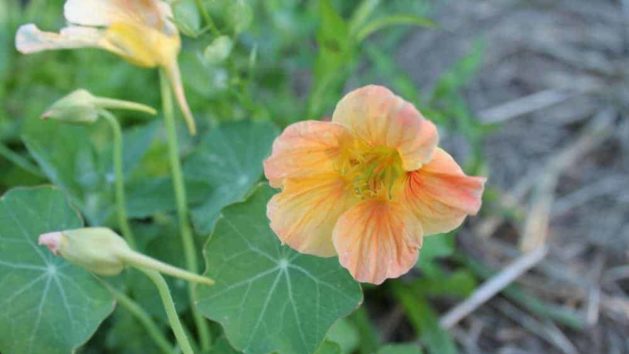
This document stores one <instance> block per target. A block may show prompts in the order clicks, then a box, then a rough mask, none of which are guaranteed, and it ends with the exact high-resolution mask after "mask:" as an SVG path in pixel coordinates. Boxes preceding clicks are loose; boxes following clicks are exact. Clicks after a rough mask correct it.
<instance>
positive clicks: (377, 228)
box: [333, 200, 422, 284]
mask: <svg viewBox="0 0 629 354" xmlns="http://www.w3.org/2000/svg"><path fill="white" fill-rule="evenodd" d="M333 241H334V247H335V248H336V251H337V252H338V254H339V261H340V262H341V265H342V266H343V267H345V268H347V270H349V272H350V273H351V274H352V276H353V277H354V278H355V279H356V280H358V281H360V282H366V283H373V284H381V283H382V282H383V281H384V280H386V279H388V278H397V277H399V276H401V275H402V274H405V273H406V272H408V271H409V270H410V269H411V268H412V267H413V265H414V264H415V262H416V261H417V255H418V253H419V248H420V247H421V244H422V228H421V225H420V223H419V222H418V221H417V220H416V219H415V218H414V217H413V214H412V213H411V212H409V211H408V210H406V209H405V208H404V207H403V206H402V205H401V204H399V203H396V202H391V201H383V200H367V201H364V202H361V203H360V204H358V205H356V206H354V207H353V208H352V209H350V210H349V211H347V212H346V213H345V214H343V215H342V216H341V218H340V219H339V220H338V222H337V224H336V227H335V228H334V234H333Z"/></svg>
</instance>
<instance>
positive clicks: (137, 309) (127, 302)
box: [101, 280, 173, 354]
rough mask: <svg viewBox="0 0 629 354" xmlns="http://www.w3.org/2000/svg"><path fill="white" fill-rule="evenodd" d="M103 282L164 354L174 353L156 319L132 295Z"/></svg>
mask: <svg viewBox="0 0 629 354" xmlns="http://www.w3.org/2000/svg"><path fill="white" fill-rule="evenodd" d="M101 283H102V284H103V285H105V287H106V288H107V289H108V290H109V292H111V294H112V295H113V297H114V298H115V299H116V301H117V302H118V303H119V304H120V305H122V307H124V308H125V309H127V311H129V313H131V315H132V316H133V317H135V319H136V320H138V322H140V324H142V326H144V329H145V330H146V332H148V334H149V336H151V338H153V341H154V342H155V344H156V345H157V346H158V347H159V349H160V350H161V351H162V353H164V354H172V352H173V349H172V348H171V344H170V342H169V341H168V340H167V339H166V337H165V336H164V334H163V333H162V331H161V330H160V329H159V327H158V326H157V324H156V323H155V321H153V319H152V318H151V316H149V314H148V313H146V311H144V309H143V308H142V307H141V306H140V305H138V304H137V303H136V302H135V301H133V300H132V299H131V298H130V297H128V296H127V295H125V294H123V293H122V292H120V291H118V290H117V289H116V288H114V287H113V286H111V285H109V284H108V283H107V282H105V281H102V280H101Z"/></svg>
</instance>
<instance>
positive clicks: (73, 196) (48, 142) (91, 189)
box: [24, 121, 157, 225]
mask: <svg viewBox="0 0 629 354" xmlns="http://www.w3.org/2000/svg"><path fill="white" fill-rule="evenodd" d="M42 124H45V127H44V128H42V129H41V130H39V131H37V132H31V133H30V134H29V135H27V136H25V137H24V142H25V144H26V147H27V148H28V151H29V152H30V153H31V155H33V157H34V158H35V160H36V161H37V163H38V164H39V166H40V167H41V169H42V171H43V172H44V174H45V175H46V177H48V179H50V181H51V182H53V183H54V184H55V185H57V186H59V187H60V188H61V189H62V190H63V191H64V192H65V193H66V194H67V196H68V197H69V198H70V200H71V201H72V202H73V203H74V204H75V205H76V206H77V207H78V208H79V209H80V210H81V212H82V213H83V214H84V215H85V217H86V218H87V220H88V221H89V223H90V224H94V225H103V224H106V222H107V220H108V219H109V218H110V217H111V216H112V215H113V213H114V179H115V178H114V172H113V164H112V140H111V130H110V129H109V127H108V126H107V125H106V124H104V122H103V123H98V124H97V125H95V126H89V127H84V126H72V125H68V124H63V123H59V122H52V121H48V122H45V123H42ZM156 127H157V126H156V125H155V124H153V123H150V124H147V125H145V126H142V127H140V128H133V129H129V130H127V131H125V134H124V147H123V149H124V156H123V165H124V166H123V168H124V170H125V177H126V178H128V177H129V175H130V174H131V172H132V171H133V169H134V167H135V166H136V165H137V164H138V162H139V160H140V159H141V158H142V156H143V155H144V153H145V152H146V149H147V148H148V146H149V145H150V141H151V140H152V139H153V136H154V133H155V131H156ZM51 137H53V138H51Z"/></svg>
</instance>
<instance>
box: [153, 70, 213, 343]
mask: <svg viewBox="0 0 629 354" xmlns="http://www.w3.org/2000/svg"><path fill="white" fill-rule="evenodd" d="M160 88H161V94H162V105H163V114H164V123H165V126H166V133H167V138H168V159H169V160H170V169H171V174H172V178H173V188H174V189H175V199H176V205H177V216H178V217H179V229H180V232H181V242H182V245H183V253H184V256H185V259H186V267H187V268H188V270H189V271H191V272H192V273H197V274H198V273H199V272H198V263H197V262H198V261H197V254H196V251H195V246H194V239H193V235H192V230H191V227H190V220H189V212H188V204H187V201H186V186H185V184H184V180H183V172H182V170H181V162H180V161H179V146H178V142H177V127H176V126H175V112H174V109H173V99H172V95H171V92H170V86H169V83H168V76H167V74H166V73H165V72H164V71H160ZM188 293H189V294H188V295H189V296H190V307H191V309H192V315H193V318H194V322H195V324H196V327H197V331H198V335H199V342H200V343H201V349H202V350H209V348H210V330H209V328H208V325H207V322H206V321H205V319H204V318H203V316H201V314H200V313H199V311H198V309H197V306H196V302H195V299H194V284H192V283H188Z"/></svg>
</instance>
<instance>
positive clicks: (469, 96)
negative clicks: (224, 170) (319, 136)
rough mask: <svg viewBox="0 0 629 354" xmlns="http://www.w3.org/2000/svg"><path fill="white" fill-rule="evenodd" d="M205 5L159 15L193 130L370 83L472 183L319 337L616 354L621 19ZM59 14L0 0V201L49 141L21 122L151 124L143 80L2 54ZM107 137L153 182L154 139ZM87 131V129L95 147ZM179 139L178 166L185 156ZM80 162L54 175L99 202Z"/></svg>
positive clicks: (33, 177)
mask: <svg viewBox="0 0 629 354" xmlns="http://www.w3.org/2000/svg"><path fill="white" fill-rule="evenodd" d="M205 5H206V7H207V9H208V15H209V17H210V21H208V18H206V17H205V16H204V15H203V14H200V13H199V12H198V11H197V9H196V7H195V4H194V1H187V0H181V1H175V2H174V9H175V21H176V22H177V24H178V26H179V28H180V30H181V31H182V32H183V34H185V35H186V36H187V37H186V38H185V39H184V47H183V51H182V53H181V56H180V65H181V68H182V72H183V77H184V81H185V86H186V90H187V93H188V98H189V100H190V103H191V105H192V108H193V111H194V112H195V115H196V117H197V120H198V121H199V123H200V125H201V127H202V130H204V131H207V130H209V129H211V127H212V126H214V125H216V124H217V122H221V121H237V120H246V119H253V120H272V121H274V122H275V123H276V124H277V125H278V126H280V127H283V126H285V125H287V124H290V123H292V122H295V121H298V120H303V119H321V118H323V117H325V116H329V115H331V113H332V111H333V108H334V105H335V103H336V102H337V101H338V99H339V98H340V97H341V96H342V94H343V93H344V92H347V91H348V90H350V89H352V88H355V87H359V86H362V85H365V84H369V83H378V84H384V85H386V86H388V87H390V88H391V89H392V90H393V91H395V92H396V93H397V94H398V95H400V96H402V97H404V98H405V99H407V100H409V101H411V102H413V103H414V104H415V105H416V106H417V107H418V108H419V109H420V110H421V111H422V112H423V113H424V115H425V116H426V117H428V118H430V119H432V120H434V121H435V122H436V123H437V124H438V125H439V128H440V133H441V136H442V145H443V146H444V147H445V148H446V149H447V150H448V151H450V152H451V153H452V154H453V155H454V156H455V158H456V159H457V160H458V161H459V162H460V163H461V164H462V165H463V166H464V167H465V170H466V171H467V172H468V173H469V174H479V175H485V176H488V177H489V180H488V185H487V191H486V194H485V200H484V206H483V209H482V211H481V213H480V215H479V216H477V217H472V218H470V220H469V221H468V222H467V223H466V225H465V226H464V227H463V228H461V229H460V230H458V231H457V232H456V233H452V234H449V235H443V236H439V237H430V238H428V239H426V241H425V245H424V249H423V250H422V254H421V257H420V261H419V263H418V266H417V268H416V269H415V270H413V271H412V272H411V273H410V274H408V275H407V276H405V277H403V278H401V279H399V280H394V281H389V282H387V283H385V284H384V285H383V286H380V287H366V288H365V296H366V301H365V304H364V305H363V306H362V307H361V308H360V309H359V310H358V311H357V312H356V313H355V314H353V315H352V316H350V317H348V318H347V319H345V320H342V321H341V322H339V323H337V325H335V327H334V328H333V329H332V330H331V332H330V334H329V337H330V338H331V339H333V340H334V341H336V342H338V343H339V344H341V346H342V347H343V351H344V352H345V353H353V352H360V353H374V352H377V351H378V350H382V349H381V345H382V344H384V343H394V342H404V343H414V344H419V345H421V348H422V349H423V351H424V352H428V353H438V354H442V353H456V352H462V353H502V354H507V353H511V354H515V353H565V354H572V353H619V354H621V353H629V337H628V334H629V298H628V297H627V292H628V291H629V263H628V259H629V248H628V246H629V119H628V118H627V115H628V112H629V81H628V75H629V1H625V0H596V1H592V0H531V1H523V0H490V1H479V0H456V1H455V0H449V1H448V0H440V1H436V0H435V1H427V0H426V1H424V0H395V1H393V0H390V1H376V0H363V1H340V0H339V1H327V0H312V1H298V0H265V1H254V0H251V1H244V0H238V1H234V0H229V1H228V0H213V1H205ZM62 6H63V1H62V0H54V1H53V0H31V1H27V0H21V1H19V0H0V142H1V144H0V191H2V192H4V191H5V190H7V189H9V188H11V187H14V186H21V185H37V184H42V183H47V181H48V180H50V179H51V178H50V176H49V175H48V174H47V173H46V171H43V170H42V169H44V170H45V166H43V167H42V166H41V164H39V165H38V164H37V162H36V160H35V159H34V158H33V155H31V154H32V153H33V150H38V149H40V150H41V149H44V150H45V149H47V147H46V144H44V145H43V146H40V147H34V146H32V144H31V146H30V147H28V148H27V145H29V144H28V141H35V140H38V141H47V142H48V143H50V144H52V143H54V142H55V139H65V138H67V134H66V135H63V134H62V133H60V132H58V127H57V126H55V125H54V124H43V123H42V122H41V121H40V120H39V116H40V115H41V113H42V112H44V110H45V108H46V107H47V106H49V105H50V104H51V103H52V102H54V101H55V100H56V99H58V98H60V97H62V96H64V95H66V94H67V93H69V92H70V91H72V90H74V89H76V88H86V89H89V90H90V91H91V92H93V93H94V94H97V95H99V96H106V97H115V98H122V99H127V100H132V101H138V102H143V103H146V104H150V105H152V106H155V107H158V106H159V92H158V89H157V88H158V80H157V79H158V78H157V74H156V72H155V71H153V70H144V69H139V68H136V67H133V66H131V65H130V64H127V63H124V62H122V61H121V60H119V59H118V58H115V57H114V56H113V55H109V54H105V53H104V52H101V51H97V50H76V51H55V52H46V53H41V54H35V55H29V56H23V55H19V53H17V52H16V51H15V49H14V35H15V31H16V29H17V27H18V26H19V25H20V24H23V23H28V22H34V23H37V24H38V25H39V26H40V27H41V28H42V29H44V30H50V31H57V30H58V29H59V28H61V27H62V26H63V25H64V20H63V17H62V12H61V9H62ZM122 118H123V121H124V123H125V126H126V128H127V131H128V132H134V133H137V134H138V135H139V136H141V137H142V139H147V140H143V141H146V142H147V144H146V145H147V146H149V148H148V152H146V156H145V157H144V158H143V159H142V162H141V166H142V167H143V170H144V171H145V173H146V171H149V172H148V173H151V174H152V175H156V176H159V175H163V174H166V173H167V168H168V166H167V164H166V161H165V159H162V158H160V156H162V155H163V153H164V151H165V146H164V140H163V134H162V132H161V128H160V126H159V124H153V123H154V122H152V123H147V122H146V120H139V119H137V117H132V116H129V117H125V116H122ZM106 132H107V128H106V127H105V126H99V125H97V126H95V127H93V128H90V134H91V135H92V138H93V141H95V142H96V144H98V142H99V141H100V142H101V143H102V144H105V143H104V142H105V141H106V140H107V138H106V136H107V135H106ZM147 132H148V133H147ZM182 132H183V131H182ZM182 139H183V145H184V152H185V151H186V149H189V148H190V147H192V146H193V145H194V144H195V141H194V139H191V138H187V137H185V136H184V135H183V134H182ZM29 150H30V153H29ZM97 153H98V152H97V151H96V152H95V151H86V152H83V153H81V154H79V155H76V156H72V157H71V158H66V157H64V156H58V159H60V160H63V159H64V158H66V160H69V162H67V161H66V164H67V165H68V166H67V168H68V169H71V170H72V171H74V173H75V175H74V177H75V179H76V184H77V185H76V186H73V188H77V189H80V190H81V191H82V193H85V196H86V197H85V198H86V199H89V196H90V195H91V194H90V193H92V192H94V191H96V190H98V191H100V190H102V189H103V188H109V190H110V191H111V183H108V182H107V181H106V179H105V182H103V181H102V178H103V177H102V176H99V175H98V173H99V171H101V172H102V171H103V168H104V167H103V166H104V165H105V164H107V163H108V162H106V161H100V160H98V159H97V158H95V157H94V156H96V154H97ZM101 165H103V166H101ZM145 192H146V191H145ZM90 200H92V199H90ZM94 200H95V201H94V203H95V204H94V205H93V208H94V209H95V210H96V209H99V208H100V209H102V208H103V205H104V206H108V207H111V198H109V199H106V200H96V199H94ZM88 220H92V221H93V222H97V221H103V220H107V218H106V217H105V216H101V215H96V214H94V215H92V217H91V218H89V217H88ZM117 319H118V317H115V318H114V319H113V320H109V321H108V322H109V323H108V324H106V326H108V328H114V329H115V328H118V327H116V326H117V322H116V321H117ZM119 331H120V330H119ZM117 335H118V337H116V336H117ZM99 336H100V337H98V336H97V337H96V338H95V339H93V340H92V342H91V343H90V344H88V346H87V349H86V351H88V352H94V353H98V352H116V353H133V352H134V350H133V348H131V347H125V344H124V343H121V342H123V341H121V340H120V337H119V336H120V333H118V334H117V332H116V331H115V330H112V331H109V332H107V333H104V334H99ZM379 348H380V349H379ZM136 352H137V351H136ZM391 353H392V351H391Z"/></svg>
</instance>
